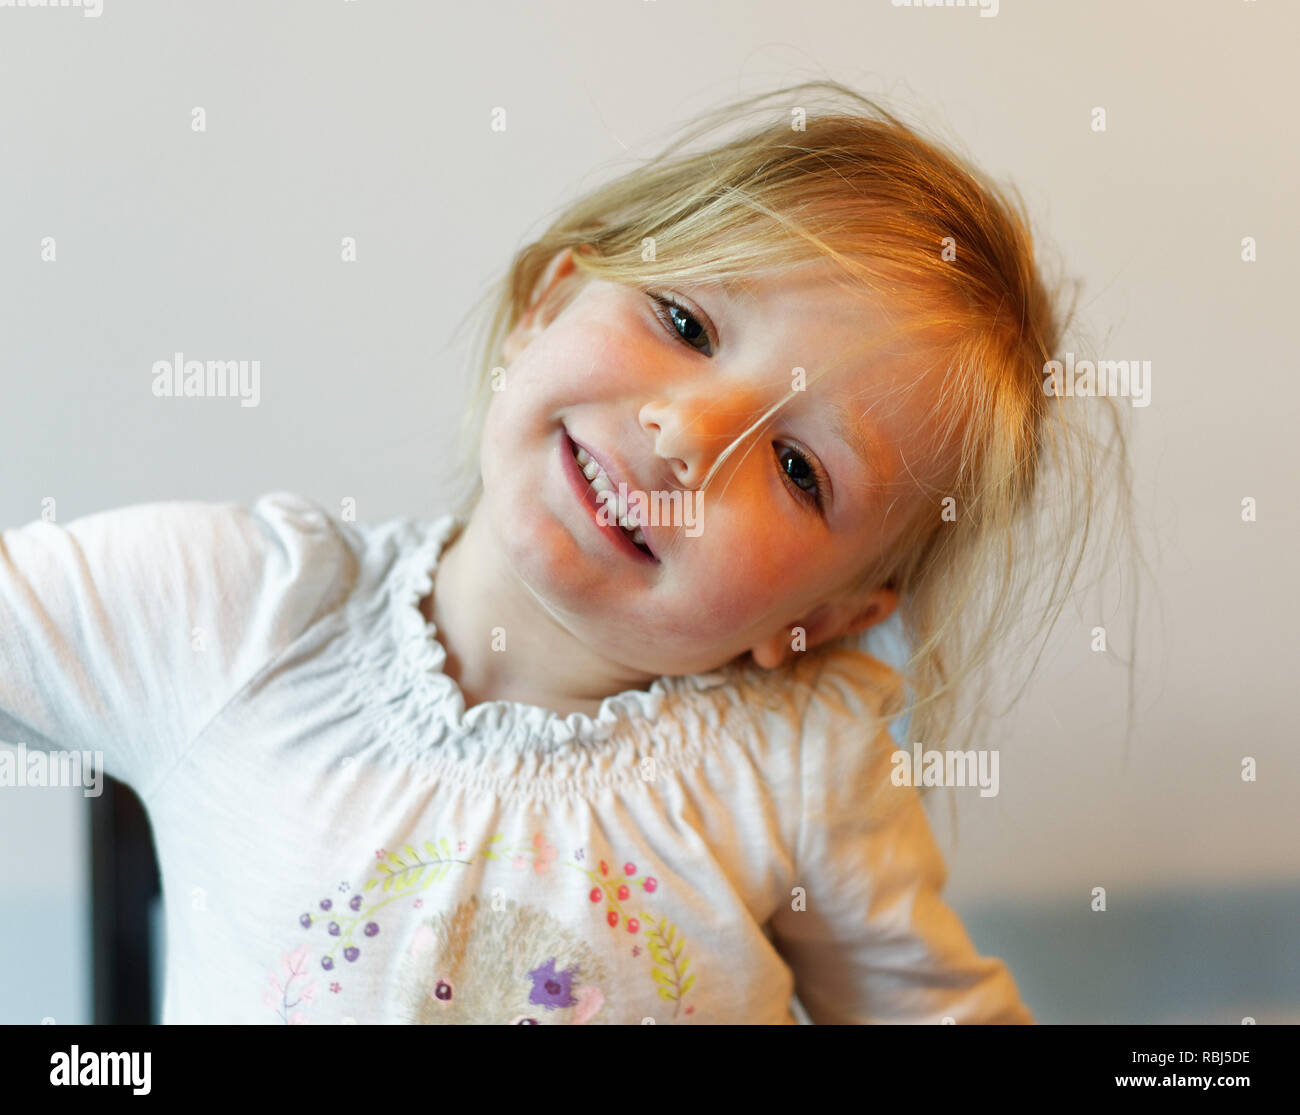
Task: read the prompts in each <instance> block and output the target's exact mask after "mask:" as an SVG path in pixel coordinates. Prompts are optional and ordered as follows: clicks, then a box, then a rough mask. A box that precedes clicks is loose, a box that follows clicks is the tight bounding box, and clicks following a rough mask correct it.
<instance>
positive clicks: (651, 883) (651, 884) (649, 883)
mask: <svg viewBox="0 0 1300 1115" xmlns="http://www.w3.org/2000/svg"><path fill="white" fill-rule="evenodd" d="M641 885H642V886H643V887H645V889H646V890H648V891H649V892H650V893H651V894H654V892H655V887H657V886H658V885H659V883H658V881H657V880H656V879H655V877H654V876H653V875H651V876H650V878H648V879H647V880H646V881H645V882H644V883H642V884H641Z"/></svg>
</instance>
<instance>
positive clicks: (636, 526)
mask: <svg viewBox="0 0 1300 1115" xmlns="http://www.w3.org/2000/svg"><path fill="white" fill-rule="evenodd" d="M574 450H575V451H574V454H573V456H574V459H575V460H576V461H577V462H578V468H580V469H581V470H582V475H583V476H585V477H586V478H587V480H588V482H589V483H590V484H591V486H592V489H593V490H594V491H596V492H610V493H612V494H613V497H614V502H615V503H616V504H617V505H618V516H617V518H618V525H619V526H621V527H622V528H623V529H624V530H625V531H628V532H629V533H630V534H631V535H632V541H633V542H635V543H637V545H639V546H644V545H645V535H644V534H642V533H641V524H640V523H638V522H637V521H636V519H634V518H633V517H632V516H631V515H629V514H628V507H627V503H626V501H625V500H624V499H623V497H622V496H620V495H619V492H618V490H617V489H616V488H615V487H614V485H613V484H612V483H611V482H610V479H609V477H608V476H606V475H605V470H604V469H602V468H601V467H600V465H598V464H597V463H596V461H595V459H594V458H593V457H592V456H591V454H590V453H588V452H587V451H586V450H585V449H583V448H582V447H581V446H579V445H575V446H574Z"/></svg>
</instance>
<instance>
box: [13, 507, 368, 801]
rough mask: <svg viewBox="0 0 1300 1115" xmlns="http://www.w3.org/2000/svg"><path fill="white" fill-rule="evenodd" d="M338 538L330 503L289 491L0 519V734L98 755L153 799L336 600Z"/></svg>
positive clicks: (26, 743) (36, 745)
mask: <svg viewBox="0 0 1300 1115" xmlns="http://www.w3.org/2000/svg"><path fill="white" fill-rule="evenodd" d="M332 537H333V531H332V530H331V528H330V526H329V525H328V519H327V518H326V516H325V515H324V514H323V513H322V512H321V511H319V510H318V509H316V508H314V507H313V506H312V505H310V504H308V503H307V502H306V501H304V500H302V499H301V498H300V497H296V496H293V495H290V494H288V493H273V494H271V495H267V496H264V497H262V498H261V499H260V500H258V501H257V502H256V503H255V504H254V505H253V506H252V507H251V508H245V507H242V506H240V505H238V504H236V503H200V502H167V503H149V504H137V505H133V506H129V507H124V508H120V509H117V510H111V511H103V512H99V513H97V514H93V515H88V516H85V517H83V518H80V519H76V520H74V521H72V522H69V523H67V524H66V525H64V524H59V523H52V522H45V521H43V520H36V521H34V522H31V523H28V524H27V525H25V526H22V527H17V528H12V529H9V530H5V531H0V743H3V744H8V745H10V747H19V746H20V745H21V746H22V747H25V748H26V749H28V750H44V751H55V750H58V751H81V752H92V753H94V752H97V753H99V754H100V756H102V758H100V759H99V760H98V761H97V765H98V763H99V762H102V768H101V769H102V770H103V771H104V772H106V773H108V774H110V775H112V776H113V777H115V778H118V779H121V780H122V781H124V782H126V783H128V784H129V785H130V786H132V787H133V788H134V789H135V790H136V792H137V793H139V794H140V796H141V797H142V798H143V799H145V800H146V801H147V800H148V798H149V796H150V795H151V793H152V792H153V791H154V789H155V788H156V787H157V786H158V785H160V784H161V782H162V780H163V779H164V778H165V777H166V776H167V774H168V772H169V771H170V770H171V769H172V767H173V766H174V764H175V763H176V762H177V761H178V760H179V759H180V757H181V756H182V755H183V754H184V753H185V751H186V750H187V748H188V747H189V745H190V743H191V742H193V741H194V740H195V738H196V737H197V736H198V735H199V733H200V732H201V731H202V730H203V728H204V727H205V726H206V725H207V723H208V722H209V721H210V720H211V719H212V718H213V717H214V716H215V715H216V714H217V713H218V712H219V711H220V710H221V708H222V707H223V706H224V705H225V704H226V703H227V702H228V701H229V700H230V698H231V697H232V696H234V695H235V694H236V693H237V692H239V690H240V689H241V688H242V687H243V686H244V685H245V684H246V683H247V682H248V681H250V680H251V679H252V678H253V677H254V676H255V675H256V674H257V673H258V671H259V670H261V669H262V667H263V666H264V665H265V664H266V663H267V662H268V661H269V660H270V659H271V658H272V657H273V656H274V655H276V654H277V653H278V652H279V651H280V650H282V649H283V648H284V647H285V646H287V645H288V644H289V642H291V641H292V640H293V638H295V637H296V636H297V635H298V634H299V633H300V632H302V631H303V630H305V629H306V627H307V626H309V625H310V623H311V622H312V620H313V619H314V618H315V616H317V615H319V614H323V610H324V609H326V608H327V607H328V606H330V604H331V602H332V601H331V597H333V596H336V595H337V590H338V588H339V586H340V582H342V581H346V577H342V576H340V573H341V561H342V555H341V553H340V551H341V550H342V547H341V546H339V545H338V544H337V542H335V543H334V544H333V545H332V546H331V545H329V540H330V539H331V538H332ZM20 754H21V752H20ZM83 758H89V757H88V756H84V757H83Z"/></svg>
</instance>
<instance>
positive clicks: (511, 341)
mask: <svg viewBox="0 0 1300 1115" xmlns="http://www.w3.org/2000/svg"><path fill="white" fill-rule="evenodd" d="M574 270H575V265H574V262H573V249H572V248H562V249H561V250H560V251H558V252H556V253H555V255H554V256H552V257H551V261H550V262H549V263H548V264H547V265H546V269H545V270H544V271H543V272H542V274H541V275H540V276H539V277H538V279H537V282H536V283H534V284H533V290H532V294H531V296H530V301H529V304H528V309H527V310H526V311H525V312H524V314H523V316H522V317H520V319H519V320H518V321H517V322H516V323H515V327H514V328H513V329H512V330H510V333H509V335H508V336H507V337H506V339H505V342H504V343H503V344H502V346H501V351H502V355H503V356H504V357H505V358H506V362H507V363H509V362H510V361H511V360H513V359H514V358H515V357H516V356H518V355H519V353H521V352H522V351H523V350H524V349H525V348H526V347H527V345H528V342H529V341H531V340H532V339H533V338H534V337H535V336H537V334H538V333H540V332H541V331H542V330H543V329H545V328H546V326H547V325H549V324H550V323H551V321H552V320H553V319H554V317H555V315H556V314H557V313H558V312H559V307H558V305H557V306H552V303H553V302H555V301H556V294H557V292H558V289H559V287H560V286H561V285H562V284H563V283H564V281H565V280H566V279H568V278H569V276H570V275H572V274H573V273H574Z"/></svg>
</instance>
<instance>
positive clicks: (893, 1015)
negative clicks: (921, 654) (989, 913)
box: [771, 651, 1034, 1024]
mask: <svg viewBox="0 0 1300 1115" xmlns="http://www.w3.org/2000/svg"><path fill="white" fill-rule="evenodd" d="M892 673H893V671H890V670H888V669H887V668H886V667H884V666H883V665H882V664H881V663H879V662H878V661H876V660H875V659H873V658H872V657H871V656H870V655H866V654H862V653H860V652H853V651H850V652H844V653H842V654H840V655H838V656H837V657H836V658H835V659H833V660H832V663H831V665H830V666H829V667H828V668H826V669H824V670H823V671H822V673H821V675H820V676H819V678H818V681H817V684H816V685H815V686H814V689H813V693H812V696H811V698H810V699H809V701H808V704H807V707H806V710H805V713H804V716H803V730H802V733H801V740H800V768H801V782H802V788H803V807H802V817H801V820H800V824H799V829H798V835H797V838H796V850H795V856H794V861H795V877H794V884H795V885H796V886H800V887H803V888H804V890H805V893H806V909H802V910H795V909H790V908H782V909H780V910H779V911H778V912H777V913H776V914H775V915H774V916H773V918H772V923H771V930H772V935H773V943H774V945H775V946H776V947H777V949H778V950H779V951H780V952H781V954H782V956H783V957H784V958H785V960H786V962H787V963H788V964H789V965H790V967H791V969H792V971H793V972H794V975H795V994H796V996H797V997H798V999H799V1001H800V1003H801V1004H802V1005H803V1007H804V1009H805V1010H806V1011H807V1012H808V1015H809V1017H810V1018H811V1019H812V1020H813V1021H814V1022H817V1023H831V1024H834V1023H839V1024H845V1023H849V1024H863V1023H940V1022H942V1021H943V1020H944V1019H945V1017H950V1018H952V1019H953V1020H954V1021H955V1022H956V1023H958V1024H962V1023H1032V1022H1033V1021H1034V1019H1033V1016H1032V1014H1031V1013H1030V1011H1029V1010H1028V1008H1027V1007H1026V1006H1025V1005H1024V1004H1023V1003H1022V1002H1021V1000H1020V995H1019V992H1018V990H1017V988H1016V984H1015V981H1014V979H1013V978H1012V976H1011V973H1010V972H1009V971H1008V969H1007V968H1006V966H1005V965H1004V964H1003V963H1002V962H1001V961H1000V960H997V959H995V958H992V957H984V956H981V955H979V953H978V952H977V951H976V949H975V947H974V945H973V943H972V942H971V940H970V937H969V936H968V934H967V933H966V930H965V927H964V926H963V925H962V923H961V921H960V919H959V918H958V917H957V915H956V914H955V913H954V912H953V911H952V910H951V909H950V908H949V907H948V906H947V905H946V904H945V903H944V902H943V900H942V899H941V897H940V892H941V891H942V889H943V885H944V883H945V881H946V878H947V869H946V867H945V865H944V861H943V857H942V855H941V854H940V851H939V848H938V847H937V845H936V843H935V840H934V837H933V835H932V833H931V830H930V826H929V822H928V820H927V818H926V815H925V812H924V810H923V808H922V804H921V800H920V797H919V795H918V793H917V791H916V789H915V788H914V787H911V786H896V785H894V784H893V783H892V782H891V780H890V773H891V770H892V769H893V768H892V764H891V761H890V757H891V755H892V753H893V751H894V749H895V746H896V745H895V743H894V740H893V738H892V737H891V736H890V734H889V731H888V729H887V727H886V722H887V721H886V717H885V716H884V715H883V714H882V709H883V708H886V707H887V705H886V702H887V701H888V699H889V696H888V694H889V688H890V687H889V685H888V683H887V681H886V680H884V679H885V675H887V674H892ZM894 676H895V677H897V675H896V674H895V675H894Z"/></svg>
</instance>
